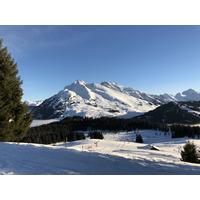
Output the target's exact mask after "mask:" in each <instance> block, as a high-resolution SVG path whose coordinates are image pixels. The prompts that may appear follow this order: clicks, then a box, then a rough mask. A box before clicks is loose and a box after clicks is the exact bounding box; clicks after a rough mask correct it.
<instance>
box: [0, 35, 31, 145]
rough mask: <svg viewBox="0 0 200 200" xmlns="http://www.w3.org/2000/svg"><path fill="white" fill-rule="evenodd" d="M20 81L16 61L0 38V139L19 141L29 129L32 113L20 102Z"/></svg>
mask: <svg viewBox="0 0 200 200" xmlns="http://www.w3.org/2000/svg"><path fill="white" fill-rule="evenodd" d="M21 84H22V81H21V79H20V77H19V76H18V69H17V63H15V62H14V59H13V58H11V54H8V52H7V48H6V47H5V48H3V47H2V39H0V141H1V142H7V141H19V140H21V139H22V138H23V137H24V136H25V134H26V132H27V131H28V129H29V126H30V124H31V122H32V113H28V110H29V108H28V106H27V104H26V103H22V102H21V99H22V95H23V91H22V89H21Z"/></svg>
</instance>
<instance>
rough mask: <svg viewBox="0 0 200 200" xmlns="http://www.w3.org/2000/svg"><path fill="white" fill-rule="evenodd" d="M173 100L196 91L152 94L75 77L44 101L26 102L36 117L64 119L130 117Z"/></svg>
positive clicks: (191, 97)
mask: <svg viewBox="0 0 200 200" xmlns="http://www.w3.org/2000/svg"><path fill="white" fill-rule="evenodd" d="M176 101H200V92H197V91H195V90H192V89H189V90H186V91H184V92H182V93H178V94H176V95H175V96H173V95H171V94H166V93H165V94H161V95H152V94H148V93H146V92H142V91H139V90H134V89H132V88H126V87H123V86H121V85H119V84H117V83H113V82H102V83H101V84H96V83H87V82H84V81H81V80H77V81H75V82H74V83H72V84H71V85H68V86H66V87H65V88H64V89H63V90H61V91H60V92H59V93H58V94H56V95H54V96H52V97H50V98H49V99H46V100H45V101H43V102H42V101H39V102H32V101H27V103H28V104H29V105H32V106H34V107H31V109H33V112H34V117H35V118H36V119H52V118H64V117H67V116H74V115H80V116H88V117H101V116H118V117H134V116H138V115H141V114H143V113H145V112H148V111H150V110H153V109H155V108H157V107H158V106H160V105H163V104H165V103H168V102H176Z"/></svg>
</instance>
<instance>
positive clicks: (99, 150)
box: [0, 130, 200, 175]
mask: <svg viewBox="0 0 200 200" xmlns="http://www.w3.org/2000/svg"><path fill="white" fill-rule="evenodd" d="M139 133H140V134H141V135H142V137H143V140H144V143H136V142H134V141H135V137H136V134H139ZM85 135H86V136H87V132H85ZM187 140H188V138H176V139H172V138H171V135H170V134H169V133H164V132H160V131H153V130H138V131H136V132H134V131H133V132H118V133H116V134H115V133H110V132H104V140H97V139H89V138H86V139H85V140H79V141H74V142H68V143H67V147H66V146H65V145H66V144H65V143H57V144H51V145H41V144H25V143H21V144H15V143H0V151H1V154H0V174H6V175H12V174H19V175H180V174H182V175H186V174H188V175H189V174H190V175H195V174H196V175H199V174H200V165H199V164H192V163H186V162H182V161H180V151H181V149H182V147H183V145H184V144H185V143H186V141H187ZM194 143H195V144H196V145H197V147H198V148H200V140H198V139H194ZM151 145H154V146H156V147H158V148H159V149H160V151H155V150H150V148H151Z"/></svg>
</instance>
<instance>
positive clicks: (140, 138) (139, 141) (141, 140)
mask: <svg viewBox="0 0 200 200" xmlns="http://www.w3.org/2000/svg"><path fill="white" fill-rule="evenodd" d="M135 141H136V142H138V143H143V139H142V136H141V135H140V134H136V140H135Z"/></svg>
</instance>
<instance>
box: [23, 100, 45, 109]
mask: <svg viewBox="0 0 200 200" xmlns="http://www.w3.org/2000/svg"><path fill="white" fill-rule="evenodd" d="M25 102H26V104H27V105H28V106H29V107H35V106H39V105H40V104H41V103H42V102H43V101H31V100H26V101H25Z"/></svg>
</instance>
